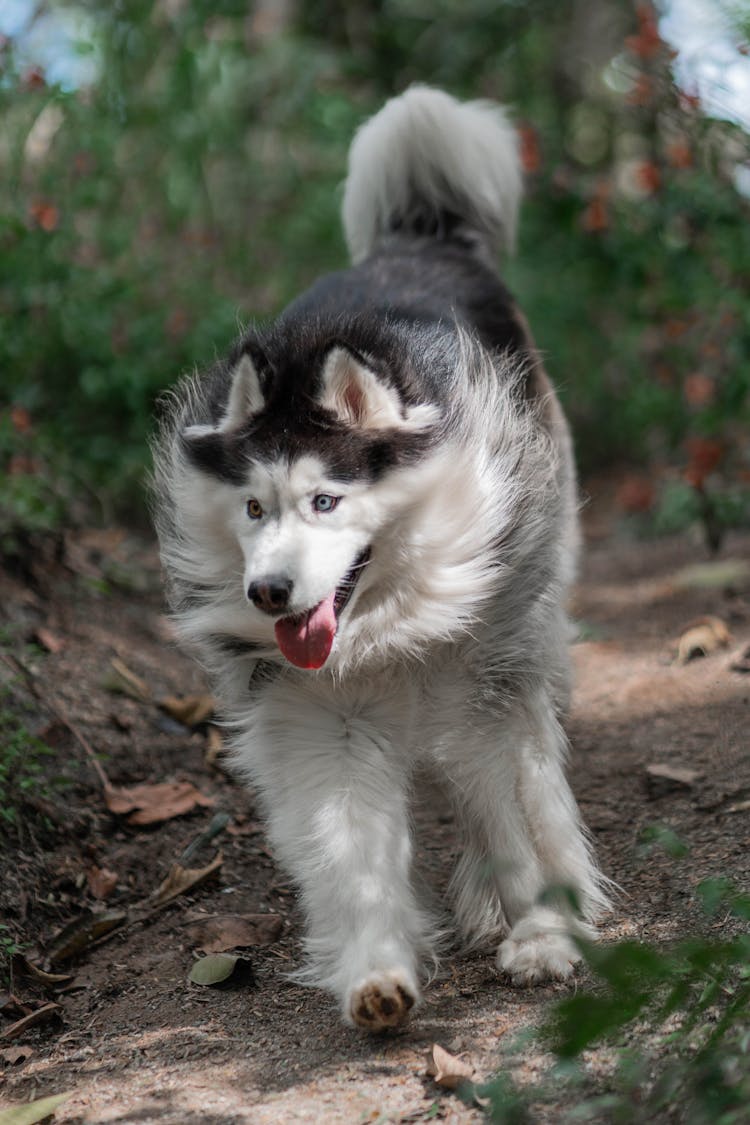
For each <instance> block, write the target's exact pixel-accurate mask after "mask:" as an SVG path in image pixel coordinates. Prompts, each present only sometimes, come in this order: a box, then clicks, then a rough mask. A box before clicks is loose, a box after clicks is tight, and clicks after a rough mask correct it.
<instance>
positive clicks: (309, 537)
mask: <svg viewBox="0 0 750 1125" xmlns="http://www.w3.org/2000/svg"><path fill="white" fill-rule="evenodd" d="M304 366H305V370H301V369H300V361H297V363H296V364H295V363H290V364H286V365H285V366H284V367H280V365H279V364H278V363H277V364H275V365H273V364H272V363H271V362H270V361H269V360H268V359H267V357H266V356H265V355H264V353H263V352H262V350H261V349H260V348H259V347H257V346H253V345H246V346H245V349H244V350H243V351H242V353H241V354H240V356H239V357H238V359H237V360H236V362H235V363H234V365H233V368H232V369H231V371H230V372H229V378H228V379H227V381H226V384H225V392H224V396H223V401H222V403H221V404H220V407H219V408H218V409H217V413H218V410H220V413H218V416H217V418H216V420H215V421H214V422H213V423H211V424H191V425H188V426H187V427H186V428H184V430H183V432H182V434H181V443H182V447H183V449H184V451H185V453H186V454H187V457H188V460H189V462H190V464H191V465H192V466H193V467H194V468H195V469H197V470H199V471H200V473H201V475H202V476H204V477H207V478H209V480H210V482H211V485H210V489H209V491H208V492H207V493H206V492H204V498H203V503H204V504H205V503H206V502H207V503H209V504H210V505H213V506H215V515H217V516H218V515H219V513H220V514H221V519H222V521H223V524H224V528H225V531H226V532H227V533H228V534H229V536H230V537H231V538H232V540H233V541H234V543H236V545H237V546H238V548H239V551H240V552H241V557H242V573H241V574H239V573H238V574H237V575H236V581H237V582H238V583H241V584H242V590H243V593H244V598H245V605H244V611H245V613H246V614H247V622H246V623H245V624H246V627H245V629H244V630H243V631H244V632H245V633H246V634H247V632H250V633H252V634H253V636H254V637H256V638H257V640H258V641H260V642H261V643H266V644H270V645H274V644H275V645H276V646H278V649H280V650H281V653H282V654H283V655H284V657H285V658H286V659H287V660H288V661H290V662H291V663H292V664H294V665H296V666H298V667H300V668H308V669H312V668H320V667H322V666H323V664H325V662H326V660H327V659H328V656H329V654H330V652H331V649H332V648H333V645H334V641H335V639H336V635H337V632H338V630H339V627H340V624H341V625H342V627H343V623H344V622H345V621H346V617H347V615H350V614H351V613H352V612H354V610H355V607H356V602H357V599H358V595H359V594H360V592H361V591H362V590H364V589H366V588H367V586H368V573H367V571H368V565H369V563H370V561H371V559H372V557H373V553H375V554H377V552H378V546H377V544H376V537H377V535H378V532H379V531H380V530H381V528H382V527H383V526H384V524H386V523H387V522H388V521H389V519H392V518H393V517H394V515H395V513H394V511H393V510H392V509H393V508H394V505H395V507H396V508H398V507H400V506H402V505H403V504H405V503H407V502H408V497H406V496H399V495H398V494H394V489H393V488H392V487H390V488H389V487H388V484H387V479H388V478H389V476H392V472H393V471H394V470H398V468H399V467H401V466H403V465H404V464H406V463H410V462H412V461H413V460H414V459H415V458H416V459H418V458H419V456H420V454H421V453H422V452H423V451H424V450H425V449H426V448H427V447H428V445H429V440H430V439H429V434H430V431H431V428H432V427H434V424H435V422H436V421H437V419H438V417H439V412H438V410H437V408H436V407H434V406H432V405H430V404H425V403H416V404H414V403H412V404H409V403H407V402H405V401H404V400H403V399H402V397H401V395H400V393H399V391H398V390H397V389H396V386H395V384H394V383H393V382H392V380H391V379H390V378H389V374H388V372H387V371H384V370H382V369H379V367H378V364H377V363H376V362H375V361H374V360H372V359H371V358H370V357H367V356H363V355H361V354H359V353H357V352H356V351H354V350H353V349H352V348H350V347H349V346H348V345H347V344H346V343H342V342H339V341H332V342H331V343H330V344H329V346H328V347H327V348H326V349H325V350H323V351H322V352H320V353H319V354H318V355H317V356H314V357H310V356H308V357H306V359H305V364H304ZM311 366H312V367H313V369H314V370H313V371H312V374H311V371H310V367H311ZM379 561H380V563H381V565H385V566H386V567H387V559H382V558H381V559H380V560H379Z"/></svg>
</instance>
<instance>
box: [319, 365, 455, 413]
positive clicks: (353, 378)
mask: <svg viewBox="0 0 750 1125" xmlns="http://www.w3.org/2000/svg"><path fill="white" fill-rule="evenodd" d="M318 401H319V403H320V405H321V406H323V407H325V409H326V410H330V411H331V413H332V414H335V415H336V417H337V418H338V419H339V420H340V421H341V422H344V423H345V424H346V425H348V426H356V427H358V428H359V429H364V430H384V429H418V428H421V427H423V426H426V425H430V424H431V423H432V422H433V421H434V420H435V415H436V413H437V412H436V411H435V410H434V408H433V407H431V406H429V405H427V404H425V405H422V406H411V407H406V406H405V405H404V403H403V402H402V401H401V397H400V396H399V394H398V392H397V391H396V390H395V389H394V388H393V387H391V386H389V385H388V384H387V383H385V382H383V380H382V379H381V378H380V377H379V376H378V375H377V374H376V373H375V372H374V371H373V370H372V368H371V367H369V366H368V365H367V363H366V362H365V361H364V360H363V359H360V358H359V356H356V355H355V354H354V353H353V352H350V351H349V349H348V348H345V347H344V346H343V345H341V344H336V345H335V346H334V347H333V348H331V350H330V352H329V353H328V355H327V356H326V359H325V362H324V364H323V371H322V375H321V388H320V392H319V396H318Z"/></svg>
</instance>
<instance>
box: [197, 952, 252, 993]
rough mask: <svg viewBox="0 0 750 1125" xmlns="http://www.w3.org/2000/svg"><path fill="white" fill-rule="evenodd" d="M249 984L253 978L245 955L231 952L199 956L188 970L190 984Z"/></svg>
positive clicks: (250, 966)
mask: <svg viewBox="0 0 750 1125" xmlns="http://www.w3.org/2000/svg"><path fill="white" fill-rule="evenodd" d="M230 978H231V979H232V984H238V985H239V984H251V983H252V982H253V979H254V974H253V968H252V965H251V964H250V962H249V961H248V960H247V958H246V957H238V956H235V955H234V954H231V953H216V954H214V955H213V956H212V957H201V958H200V960H199V961H196V962H195V964H194V965H193V967H192V969H191V970H190V976H189V977H188V980H189V981H190V982H191V983H192V984H202V985H207V986H212V985H217V984H225V983H226V982H228V981H229V979H230Z"/></svg>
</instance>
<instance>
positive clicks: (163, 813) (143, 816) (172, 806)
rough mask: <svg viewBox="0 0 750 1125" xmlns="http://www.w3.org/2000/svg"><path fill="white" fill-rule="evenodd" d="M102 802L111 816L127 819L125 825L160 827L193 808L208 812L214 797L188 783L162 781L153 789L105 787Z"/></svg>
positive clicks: (139, 786)
mask: <svg viewBox="0 0 750 1125" xmlns="http://www.w3.org/2000/svg"><path fill="white" fill-rule="evenodd" d="M104 800H105V803H106V805H107V808H108V809H109V811H110V812H113V813H116V814H117V815H118V816H125V815H127V820H128V824H140V825H143V824H159V823H161V822H162V821H164V820H172V819H173V818H174V817H176V816H184V815H185V813H189V812H192V810H193V809H194V808H196V806H198V805H201V806H203V807H204V808H211V806H212V805H213V804H214V800H213V797H206V796H205V795H204V794H203V793H201V791H200V790H199V789H196V788H195V786H194V785H193V784H192V783H191V782H189V781H162V782H159V783H158V784H156V785H132V786H129V787H128V788H118V787H116V786H114V785H106V786H105V787H104Z"/></svg>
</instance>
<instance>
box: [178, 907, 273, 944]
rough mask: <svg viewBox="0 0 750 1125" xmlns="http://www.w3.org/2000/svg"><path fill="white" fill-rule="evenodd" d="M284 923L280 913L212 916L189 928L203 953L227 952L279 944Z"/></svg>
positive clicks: (190, 933) (193, 942) (191, 935)
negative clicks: (276, 942)
mask: <svg viewBox="0 0 750 1125" xmlns="http://www.w3.org/2000/svg"><path fill="white" fill-rule="evenodd" d="M283 924H284V922H283V919H282V918H281V917H280V915H278V914H213V915H211V916H210V917H208V918H202V919H201V920H200V921H199V922H196V923H194V924H193V925H191V926H189V927H188V931H187V933H188V937H189V938H190V941H191V942H192V944H193V945H194V946H195V948H196V949H202V950H203V952H204V953H225V952H226V951H227V950H230V949H246V948H249V947H252V946H257V945H271V944H273V942H275V941H278V939H279V936H280V934H281V929H282V926H283Z"/></svg>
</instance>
